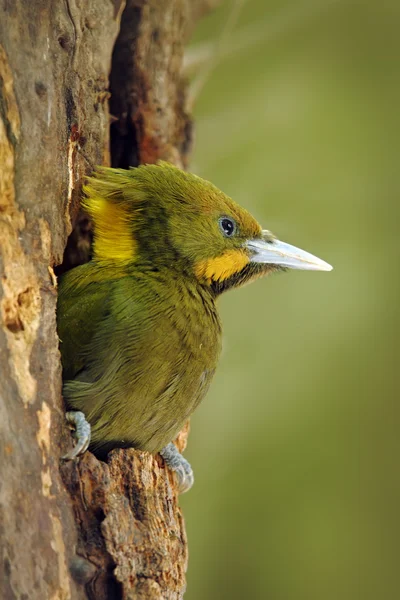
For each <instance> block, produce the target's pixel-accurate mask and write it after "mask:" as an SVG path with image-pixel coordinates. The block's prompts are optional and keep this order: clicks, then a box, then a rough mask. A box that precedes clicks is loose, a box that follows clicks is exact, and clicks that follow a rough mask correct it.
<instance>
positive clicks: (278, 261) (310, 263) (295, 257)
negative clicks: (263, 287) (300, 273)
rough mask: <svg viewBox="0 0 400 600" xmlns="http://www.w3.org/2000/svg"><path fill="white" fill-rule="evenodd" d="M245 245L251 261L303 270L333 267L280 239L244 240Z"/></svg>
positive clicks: (321, 269)
mask: <svg viewBox="0 0 400 600" xmlns="http://www.w3.org/2000/svg"><path fill="white" fill-rule="evenodd" d="M263 234H264V235H266V234H269V232H263ZM246 247H247V248H248V249H249V250H250V253H251V257H250V261H251V262H253V263H265V264H271V265H279V266H282V267H285V268H287V269H303V270H305V271H332V269H333V267H332V266H331V265H329V264H328V263H326V262H325V261H324V260H321V259H320V258H317V257H316V256H314V255H313V254H310V253H309V252H305V250H300V248H296V246H291V245H290V244H286V243H285V242H281V241H280V240H276V239H271V240H266V239H264V240H263V239H252V240H248V241H247V242H246Z"/></svg>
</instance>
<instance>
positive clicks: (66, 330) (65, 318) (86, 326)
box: [57, 263, 112, 380]
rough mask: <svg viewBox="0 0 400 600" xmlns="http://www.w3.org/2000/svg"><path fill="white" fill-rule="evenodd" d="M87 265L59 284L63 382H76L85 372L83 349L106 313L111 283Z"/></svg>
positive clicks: (59, 325)
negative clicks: (83, 371) (72, 380)
mask: <svg viewBox="0 0 400 600" xmlns="http://www.w3.org/2000/svg"><path fill="white" fill-rule="evenodd" d="M89 265H90V263H87V264H85V265H82V266H80V267H77V268H75V269H73V270H71V271H69V272H68V273H66V274H65V275H64V276H63V277H62V278H61V281H60V285H59V298H58V309H57V322H58V335H59V338H60V351H61V354H62V359H63V360H62V362H63V377H64V380H71V379H75V378H76V377H77V376H78V374H79V373H81V372H82V370H84V368H85V366H86V365H85V362H86V355H87V353H86V349H87V346H88V344H90V343H91V341H92V339H93V337H94V335H95V333H96V331H97V330H98V327H99V325H100V323H101V322H102V321H104V319H105V318H106V317H107V314H108V313H109V302H110V287H111V286H112V280H109V279H107V277H106V276H105V274H104V278H103V281H102V280H101V278H100V276H99V274H98V273H96V272H95V273H93V271H91V269H90V268H89Z"/></svg>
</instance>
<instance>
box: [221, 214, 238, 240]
mask: <svg viewBox="0 0 400 600" xmlns="http://www.w3.org/2000/svg"><path fill="white" fill-rule="evenodd" d="M219 228H220V229H221V231H222V233H223V234H224V236H225V237H232V236H233V235H234V233H235V231H236V223H235V221H234V220H233V219H229V217H221V218H220V220H219Z"/></svg>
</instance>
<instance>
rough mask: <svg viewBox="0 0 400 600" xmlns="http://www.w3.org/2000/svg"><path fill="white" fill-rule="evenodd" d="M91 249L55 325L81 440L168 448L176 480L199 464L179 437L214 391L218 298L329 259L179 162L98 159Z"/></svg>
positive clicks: (79, 448) (100, 449) (98, 446)
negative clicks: (113, 164) (286, 237)
mask: <svg viewBox="0 0 400 600" xmlns="http://www.w3.org/2000/svg"><path fill="white" fill-rule="evenodd" d="M83 190H84V197H83V200H82V204H83V208H84V209H85V211H86V212H87V213H88V215H89V216H90V218H91V219H92V221H93V227H94V240H93V248H92V252H93V253H92V258H91V260H89V262H87V263H85V264H82V265H80V266H77V267H75V268H73V269H71V270H69V271H67V272H66V273H65V274H63V275H62V276H61V278H60V281H59V295H58V305H57V325H58V334H59V339H60V344H59V346H60V352H61V359H62V366H63V397H64V400H65V403H66V405H67V409H68V412H67V413H66V416H67V420H68V421H69V422H70V423H71V424H72V425H73V426H74V427H75V436H76V438H77V443H76V446H75V447H74V448H73V449H72V450H71V451H70V452H68V453H67V454H66V455H65V456H64V458H65V459H66V460H71V459H75V458H77V457H78V456H79V455H80V454H82V453H83V452H85V451H86V450H87V449H88V448H89V449H90V450H92V451H93V452H94V453H95V454H97V455H98V456H99V457H103V456H106V455H107V453H108V452H109V451H110V450H111V449H113V448H126V447H133V448H135V449H137V450H143V451H147V452H149V453H152V454H156V453H158V452H159V453H160V454H161V456H163V458H164V460H165V463H166V464H167V465H168V466H169V467H170V468H171V469H172V470H173V471H174V472H175V474H176V477H177V479H178V484H179V489H180V491H182V492H183V491H187V490H188V489H190V487H191V486H192V484H193V481H194V475H193V470H192V468H191V466H190V464H189V463H188V461H187V460H186V459H185V458H184V457H183V456H182V454H180V453H179V452H178V449H177V448H176V446H175V444H174V443H173V440H174V439H175V438H176V437H177V435H178V433H179V432H180V431H181V429H182V428H183V426H184V424H185V423H186V421H187V420H188V418H189V417H190V415H191V414H192V413H193V411H194V410H195V409H196V407H197V406H198V405H199V403H200V402H201V400H202V399H203V398H204V396H205V395H206V393H207V391H208V388H209V386H210V383H211V381H212V378H213V375H214V373H215V370H216V367H217V363H218V359H219V356H220V353H221V340H222V326H221V320H220V316H219V312H218V298H219V297H220V296H221V294H223V293H224V292H226V291H228V290H230V289H234V288H238V287H240V286H242V285H244V284H247V283H249V282H252V281H254V280H256V279H258V278H260V277H262V276H265V275H268V274H270V273H273V272H278V271H283V270H286V269H303V270H315V271H318V270H319V271H330V270H331V269H332V267H331V265H329V264H328V263H326V262H325V261H323V260H321V259H319V258H317V257H316V256H313V255H312V254H309V253H308V252H305V251H303V250H301V249H299V248H296V247H295V246H292V245H290V244H287V243H285V242H282V241H280V240H279V239H277V238H276V237H275V236H274V235H273V234H272V233H271V232H270V231H268V230H264V229H262V228H261V226H260V225H259V223H258V222H257V221H256V219H255V218H253V217H252V216H251V215H250V213H249V212H247V210H245V209H244V208H242V207H241V206H239V205H238V204H237V203H236V202H234V201H233V200H232V199H231V198H230V197H229V196H227V195H226V194H225V193H223V192H222V191H221V190H219V189H218V188H217V187H215V186H214V185H213V184H212V183H210V182H209V181H206V180H204V179H202V178H201V177H199V176H197V175H194V174H192V173H188V172H186V171H183V170H181V169H179V168H177V167H175V166H173V165H172V164H169V163H166V162H162V161H160V162H159V163H157V164H147V165H140V166H138V167H134V168H133V167H132V168H130V169H116V168H109V167H97V168H96V169H95V171H94V172H93V174H92V176H91V177H89V178H88V179H87V182H86V185H85V186H84V188H83Z"/></svg>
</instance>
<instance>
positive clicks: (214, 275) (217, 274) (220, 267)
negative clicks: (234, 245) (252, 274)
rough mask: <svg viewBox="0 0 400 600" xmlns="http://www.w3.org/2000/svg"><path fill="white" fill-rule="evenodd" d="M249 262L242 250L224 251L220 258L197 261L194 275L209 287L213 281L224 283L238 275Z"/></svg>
mask: <svg viewBox="0 0 400 600" xmlns="http://www.w3.org/2000/svg"><path fill="white" fill-rule="evenodd" d="M249 261H250V259H249V257H248V256H247V254H246V253H245V252H244V251H243V250H226V251H225V252H223V253H222V254H221V255H220V256H217V257H215V258H207V259H205V260H201V261H199V262H198V263H197V265H196V267H195V274H196V277H197V278H198V279H199V280H200V281H202V282H205V283H208V285H211V283H212V282H213V281H215V282H221V281H225V279H227V278H228V277H231V276H232V275H235V273H239V271H241V270H242V269H243V267H245V266H246V265H247V264H248V263H249Z"/></svg>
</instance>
